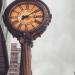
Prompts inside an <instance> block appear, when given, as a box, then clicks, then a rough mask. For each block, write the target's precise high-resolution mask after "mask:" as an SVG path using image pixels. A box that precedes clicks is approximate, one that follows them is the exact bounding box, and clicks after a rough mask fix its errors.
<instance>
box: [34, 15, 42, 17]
mask: <svg viewBox="0 0 75 75" xmlns="http://www.w3.org/2000/svg"><path fill="white" fill-rule="evenodd" d="M42 17H43V16H42V15H37V16H35V17H34V18H42Z"/></svg>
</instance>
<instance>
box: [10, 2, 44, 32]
mask: <svg viewBox="0 0 75 75" xmlns="http://www.w3.org/2000/svg"><path fill="white" fill-rule="evenodd" d="M43 19H44V13H43V10H42V9H40V7H38V6H37V5H35V4H32V3H24V2H23V3H20V4H17V5H16V6H14V7H13V8H12V9H11V11H10V14H9V21H10V23H11V25H12V27H14V28H15V29H17V30H20V31H32V30H35V29H37V28H38V27H40V26H41V23H42V22H43Z"/></svg>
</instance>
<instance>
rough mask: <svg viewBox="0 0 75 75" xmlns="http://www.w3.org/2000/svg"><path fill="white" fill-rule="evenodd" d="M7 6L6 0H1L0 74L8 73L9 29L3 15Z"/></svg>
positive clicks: (5, 74)
mask: <svg viewBox="0 0 75 75" xmlns="http://www.w3.org/2000/svg"><path fill="white" fill-rule="evenodd" d="M5 7H6V0H0V75H7V72H8V68H9V62H8V54H7V47H6V39H7V33H8V31H7V29H6V27H5V25H4V23H3V20H2V15H3V13H4V10H5Z"/></svg>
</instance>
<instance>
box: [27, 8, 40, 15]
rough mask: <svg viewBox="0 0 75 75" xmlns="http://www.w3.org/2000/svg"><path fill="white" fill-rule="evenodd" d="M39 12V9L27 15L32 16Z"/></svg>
mask: <svg viewBox="0 0 75 75" xmlns="http://www.w3.org/2000/svg"><path fill="white" fill-rule="evenodd" d="M39 11H40V9H38V10H35V11H33V12H31V13H30V14H29V15H31V14H33V13H37V12H39ZM29 15H28V16H29Z"/></svg>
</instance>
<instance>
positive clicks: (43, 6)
mask: <svg viewBox="0 0 75 75" xmlns="http://www.w3.org/2000/svg"><path fill="white" fill-rule="evenodd" d="M20 2H26V3H32V4H34V5H37V6H38V7H39V8H40V9H42V10H43V12H44V20H43V22H42V24H41V26H39V27H38V28H37V29H35V30H32V31H20V30H16V29H15V28H13V27H12V25H11V23H10V22H9V17H8V16H9V13H10V12H9V11H10V10H11V9H12V8H13V7H14V6H15V5H16V4H18V3H20ZM51 18H52V15H51V13H50V11H49V9H48V7H47V6H46V4H45V3H44V2H42V1H40V0H36V1H33V0H29V1H21V0H20V1H14V2H12V3H11V4H10V5H9V6H8V7H7V8H6V10H5V12H4V15H3V20H4V23H5V25H6V26H7V28H8V30H9V31H10V33H12V34H13V36H15V37H18V36H21V35H22V34H23V33H30V34H32V35H33V36H35V35H37V34H42V33H43V32H44V31H45V29H46V28H47V26H48V25H49V22H50V21H51Z"/></svg>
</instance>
